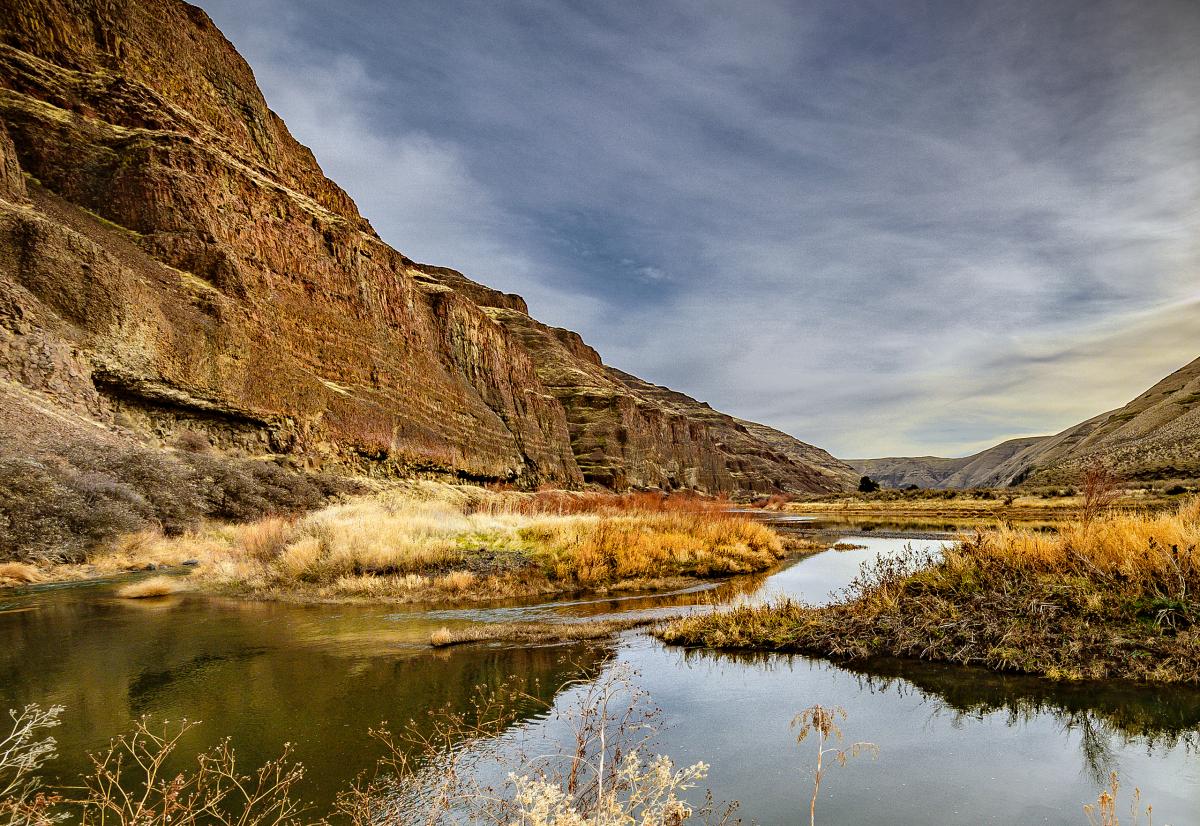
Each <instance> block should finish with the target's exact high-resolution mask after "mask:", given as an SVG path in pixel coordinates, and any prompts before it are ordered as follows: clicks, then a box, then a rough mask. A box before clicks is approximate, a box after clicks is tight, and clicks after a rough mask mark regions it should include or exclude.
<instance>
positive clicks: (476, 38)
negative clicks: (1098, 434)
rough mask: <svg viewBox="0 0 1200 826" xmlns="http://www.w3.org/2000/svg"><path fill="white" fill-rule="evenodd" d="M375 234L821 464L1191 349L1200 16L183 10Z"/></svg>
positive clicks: (1142, 369)
mask: <svg viewBox="0 0 1200 826" xmlns="http://www.w3.org/2000/svg"><path fill="white" fill-rule="evenodd" d="M198 1H199V2H200V4H201V5H202V6H203V8H204V9H205V10H206V11H208V13H209V14H210V15H211V16H212V18H213V20H214V21H215V22H216V23H217V25H218V26H219V27H220V28H221V30H222V31H223V32H224V33H225V34H226V36H227V37H228V38H229V39H230V40H231V41H232V42H233V43H234V45H235V46H236V47H237V48H238V49H239V51H241V53H242V54H243V56H245V57H246V59H247V60H248V61H249V63H250V65H251V66H252V67H253V69H254V71H255V76H256V77H257V79H258V82H259V85H260V86H261V87H262V90H263V92H264V94H265V96H266V98H267V102H268V104H269V105H270V106H271V107H272V108H273V109H274V110H275V111H276V112H278V113H279V114H280V115H281V116H282V117H283V118H284V120H285V121H286V122H287V124H288V126H289V128H290V129H291V131H292V133H293V134H294V135H295V136H296V137H297V138H298V139H299V140H300V141H301V142H302V143H304V144H306V145H307V146H309V147H311V148H312V150H313V151H314V153H315V154H316V157H317V160H318V162H319V163H320V164H321V166H322V169H323V170H324V171H325V173H326V174H327V175H328V176H329V177H331V178H332V179H333V180H335V181H337V182H338V183H339V184H340V185H341V186H342V187H343V188H344V189H345V190H346V191H347V192H349V193H350V195H351V196H352V197H353V198H354V199H355V200H356V202H357V203H358V205H359V208H360V210H361V211H362V213H363V214H364V215H365V216H366V217H367V218H368V219H369V220H370V221H371V222H372V224H373V225H374V226H375V228H376V230H377V231H378V232H379V234H380V235H381V236H382V237H383V239H384V240H385V241H387V242H388V243H390V244H391V245H392V246H394V247H396V248H397V249H399V250H401V251H402V252H404V253H405V254H406V255H408V256H409V257H410V258H414V259H416V260H419V261H424V262H428V263H435V264H439V265H443V266H449V267H453V268H455V269H459V270H461V271H463V272H464V273H465V274H467V275H468V276H470V277H471V278H474V279H475V280H477V281H480V282H482V283H485V284H487V285H489V286H492V287H495V288H498V289H502V290H505V291H510V292H517V293H520V294H522V295H523V296H525V298H526V299H527V300H528V302H529V306H530V310H531V314H532V315H534V316H535V317H536V318H539V319H540V320H542V321H544V322H547V323H550V324H554V325H557V326H563V327H569V328H571V329H573V330H577V331H578V332H580V333H581V334H582V335H583V336H584V338H585V339H586V340H587V341H588V342H589V343H590V344H592V345H593V346H594V347H596V348H597V349H598V350H599V351H600V353H601V354H602V356H603V357H604V359H605V361H606V363H608V364H612V365H613V366H615V367H619V368H621V369H623V370H627V371H629V372H633V373H636V374H637V375H639V376H641V377H642V378H645V379H647V380H650V381H653V382H656V383H659V384H665V385H668V386H670V387H672V388H674V389H677V390H680V391H683V392H686V393H688V394H689V395H692V396H695V397H697V398H699V399H702V400H705V401H708V402H710V403H711V404H712V405H713V406H714V407H717V408H718V409H721V410H724V411H726V412H729V413H733V414H735V415H738V416H741V417H744V418H749V419H753V420H756V421H761V422H764V423H766V424H770V425H772V426H774V427H778V428H780V429H782V430H785V431H787V432H789V433H791V434H793V435H795V436H797V437H798V438H801V439H803V440H805V441H809V442H812V443H815V444H817V445H820V446H822V447H824V448H826V449H828V450H830V451H831V452H833V453H834V454H835V455H837V456H841V457H844V458H862V457H874V456H895V455H926V454H933V455H945V456H958V455H965V454H967V453H971V452H974V451H976V450H980V449H983V448H985V447H988V446H990V445H992V444H995V443H996V442H999V441H1001V440H1003V439H1006V438H1009V437H1014V436H1022V435H1037V434H1043V433H1053V432H1057V431H1059V430H1062V429H1064V428H1066V427H1068V426H1070V425H1073V424H1075V423H1077V422H1079V421H1082V420H1084V419H1087V418H1091V417H1092V416H1094V415H1096V414H1098V413H1100V412H1102V411H1105V410H1109V409H1112V408H1116V407H1120V406H1121V405H1123V404H1124V403H1125V402H1127V401H1129V400H1130V399H1132V398H1133V397H1134V396H1136V395H1138V394H1139V393H1141V392H1142V391H1143V390H1145V389H1146V388H1148V387H1149V386H1150V385H1152V384H1153V383H1154V382H1156V381H1158V380H1159V379H1160V378H1162V377H1163V376H1165V375H1167V374H1168V373H1170V372H1171V371H1173V370H1175V369H1177V368H1179V367H1181V366H1183V365H1184V364H1186V363H1187V362H1189V361H1191V360H1192V359H1194V358H1196V357H1197V356H1200V47H1197V44H1198V43H1200V3H1198V2H1195V0H1136V1H1135V0H1126V1H1125V2H1109V0H1080V1H1079V2H1075V0H1006V2H994V0H987V1H986V2H984V1H982V0H981V1H980V2H971V1H970V0H966V1H964V0H945V2H935V1H934V0H928V1H923V0H906V1H905V2H897V1H896V0H878V2H869V1H868V0H811V2H808V1H806V2H784V0H655V2H643V1H642V0H604V2H596V0H581V1H580V2H575V1H574V0H559V2H543V1H542V0H423V1H421V2H416V1H415V0H413V1H410V0H338V2H333V3H331V2H329V0H320V1H319V2H317V0H198Z"/></svg>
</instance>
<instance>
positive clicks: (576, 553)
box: [90, 483, 788, 601]
mask: <svg viewBox="0 0 1200 826" xmlns="http://www.w3.org/2000/svg"><path fill="white" fill-rule="evenodd" d="M787 553H788V547H787V546H786V545H785V543H784V541H783V539H782V538H781V537H780V536H779V535H778V534H777V533H776V532H775V531H774V530H772V529H771V528H770V527H768V526H766V525H764V524H761V523H759V522H756V521H753V520H751V519H749V518H747V517H745V516H742V515H738V514H732V513H729V512H728V510H727V503H725V502H723V501H720V500H705V499H701V498H698V497H684V496H671V497H665V496H662V495H659V494H629V495H623V496H617V495H608V494H595V493H575V492H567V491H539V492H537V493H516V492H494V491H488V490H484V489H482V488H477V487H470V486H451V485H444V484H436V483H408V484H404V485H400V486H397V487H395V488H394V489H391V490H389V491H386V492H382V493H379V494H377V495H374V496H369V497H366V496H364V497H359V498H356V499H352V500H350V501H346V502H342V503H339V504H334V505H330V506H327V507H325V508H322V509H321V510H318V511H314V512H311V513H309V514H307V515H304V516H300V517H294V518H286V517H278V516H272V517H267V518H264V519H261V520H258V521H256V522H251V523H247V524H221V523H212V524H208V525H205V526H203V527H201V528H200V529H197V530H195V531H191V532H188V533H186V534H184V535H183V536H180V537H165V536H162V535H155V534H153V533H147V532H142V533H139V534H132V535H128V536H126V537H122V539H121V540H120V541H118V542H116V543H114V545H113V547H112V549H111V550H109V551H108V552H106V553H103V554H97V555H95V556H94V557H93V558H92V559H91V560H90V562H91V563H92V565H93V567H94V568H96V569H99V570H101V571H104V570H121V569H124V568H140V567H144V565H145V564H147V563H150V562H152V563H155V564H164V565H172V564H180V563H181V562H183V561H184V560H189V559H190V560H195V561H196V562H197V563H198V568H197V572H196V576H195V579H197V580H198V581H199V582H200V583H201V584H202V585H205V586H208V587H214V588H219V589H223V590H227V591H234V592H240V593H250V594H254V595H258V596H268V597H279V598H296V599H321V600H380V599H389V600H401V601H425V600H441V599H454V600H458V599H469V598H476V597H501V596H515V595H521V594H549V593H558V592H567V591H574V590H603V589H609V588H613V587H622V588H636V587H640V586H642V585H646V584H652V583H653V582H655V581H665V580H672V579H678V578H694V577H718V576H728V575H733V574H741V573H749V572H753V571H761V570H764V569H766V568H768V567H770V566H771V565H773V564H775V563H776V562H777V561H779V560H780V559H782V558H783V557H784V556H786V555H787Z"/></svg>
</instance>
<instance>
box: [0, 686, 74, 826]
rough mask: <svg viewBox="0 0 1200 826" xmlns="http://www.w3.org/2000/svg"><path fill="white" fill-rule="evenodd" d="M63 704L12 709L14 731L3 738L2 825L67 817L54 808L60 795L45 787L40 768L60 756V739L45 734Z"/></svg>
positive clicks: (42, 825) (40, 825)
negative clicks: (46, 789) (58, 745)
mask: <svg viewBox="0 0 1200 826" xmlns="http://www.w3.org/2000/svg"><path fill="white" fill-rule="evenodd" d="M62 712H63V707H62V706H50V708H42V707H41V706H39V705H36V704H33V705H27V706H25V708H23V709H22V710H21V711H9V716H10V717H12V721H13V727H12V731H11V732H10V733H9V734H8V736H7V737H5V738H4V739H3V740H0V826H49V825H50V824H53V823H57V822H58V821H60V820H63V819H65V817H66V814H65V813H58V812H56V811H55V806H56V805H57V804H58V803H59V801H60V798H59V796H57V795H54V794H50V793H47V792H45V791H43V790H42V778H41V777H39V776H38V775H37V772H38V771H39V770H40V769H41V768H42V766H43V765H44V764H45V763H46V761H47V760H52V759H53V758H54V757H56V756H57V752H56V748H57V743H56V741H55V739H54V738H53V737H49V736H45V732H46V731H47V730H48V729H52V728H55V727H57V726H58V725H59V722H60V720H59V718H60V716H61V715H62Z"/></svg>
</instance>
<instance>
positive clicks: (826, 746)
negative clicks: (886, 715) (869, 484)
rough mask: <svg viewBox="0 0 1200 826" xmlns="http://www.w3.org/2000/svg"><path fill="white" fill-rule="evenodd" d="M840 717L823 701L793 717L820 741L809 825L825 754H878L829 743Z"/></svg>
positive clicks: (866, 747)
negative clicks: (823, 704)
mask: <svg viewBox="0 0 1200 826" xmlns="http://www.w3.org/2000/svg"><path fill="white" fill-rule="evenodd" d="M864 478H865V477H864ZM839 719H841V720H845V719H846V709H844V708H842V707H841V706H834V707H833V708H826V707H825V706H822V705H815V706H809V707H808V708H806V709H804V711H802V712H800V713H799V714H797V715H796V717H795V718H794V719H793V720H792V728H794V729H799V732H800V733H799V734H797V735H796V742H797V743H803V742H804V741H805V740H807V739H808V736H809V735H810V734H811V735H813V736H814V737H815V738H816V741H817V765H816V767H815V768H814V769H813V793H812V800H811V801H809V804H808V822H809V825H810V826H816V823H817V797H818V795H820V793H821V778H822V777H824V775H825V768H824V765H823V764H824V759H825V755H827V754H832V755H833V759H835V760H836V761H837V763H838V765H839V766H844V765H846V761H847V760H849V759H850V758H851V757H858V756H859V755H860V754H862V753H863V752H866V753H867V754H870V755H871V757H872V758H874V757H878V756H879V746H877V745H875V744H874V743H867V742H859V743H851V744H850V745H849V746H847V747H846V748H842V747H841V746H840V745H830V743H838V744H840V743H841V742H842V730H841V729H840V728H838V725H837V721H838V720H839Z"/></svg>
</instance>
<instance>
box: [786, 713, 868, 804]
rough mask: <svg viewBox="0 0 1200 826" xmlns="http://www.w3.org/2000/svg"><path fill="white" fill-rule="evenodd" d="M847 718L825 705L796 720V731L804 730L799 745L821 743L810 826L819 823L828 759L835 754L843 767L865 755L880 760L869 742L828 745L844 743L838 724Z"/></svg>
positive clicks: (814, 780)
mask: <svg viewBox="0 0 1200 826" xmlns="http://www.w3.org/2000/svg"><path fill="white" fill-rule="evenodd" d="M846 717H847V715H846V709H844V708H842V707H841V706H834V707H833V708H826V707H825V706H822V705H814V706H809V707H808V708H806V709H804V711H802V712H800V713H799V714H797V715H796V716H795V717H794V718H793V719H792V728H794V729H799V730H800V733H799V734H797V735H796V742H797V743H803V742H804V741H805V740H807V739H808V737H809V735H813V736H815V737H816V740H817V763H816V766H815V767H814V768H813V793H812V800H811V801H809V805H808V821H809V824H810V826H816V823H817V796H818V795H819V794H820V793H821V778H822V777H823V776H824V774H825V768H824V758H825V755H827V754H832V755H833V758H834V759H835V760H836V761H837V764H838V765H839V766H844V765H846V761H848V760H849V759H850V758H852V757H858V756H859V755H860V754H862V753H863V752H866V753H868V754H870V755H871V757H872V758H875V757H878V756H879V746H877V745H875V744H874V743H867V742H865V741H860V742H858V743H851V744H850V745H849V746H846V747H845V748H842V747H841V746H840V745H838V746H829V745H827V744H828V743H830V742H831V741H832V742H835V743H839V744H840V743H841V742H842V740H843V737H842V730H841V729H840V728H839V727H838V725H837V721H838V719H842V720H845V719H846Z"/></svg>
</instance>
